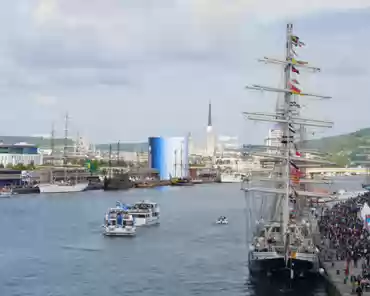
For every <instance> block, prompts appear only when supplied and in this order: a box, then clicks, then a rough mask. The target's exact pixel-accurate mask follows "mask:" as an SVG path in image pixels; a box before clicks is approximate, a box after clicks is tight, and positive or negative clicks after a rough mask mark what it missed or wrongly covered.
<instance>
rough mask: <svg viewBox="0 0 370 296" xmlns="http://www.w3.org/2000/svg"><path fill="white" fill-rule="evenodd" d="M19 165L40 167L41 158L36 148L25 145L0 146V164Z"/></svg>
mask: <svg viewBox="0 0 370 296" xmlns="http://www.w3.org/2000/svg"><path fill="white" fill-rule="evenodd" d="M20 163H22V164H24V165H28V164H34V165H42V163H43V157H42V154H41V153H40V152H39V149H38V148H37V146H35V145H32V144H27V143H18V144H14V145H6V144H0V164H2V165H3V166H7V165H9V164H11V165H17V164H20Z"/></svg>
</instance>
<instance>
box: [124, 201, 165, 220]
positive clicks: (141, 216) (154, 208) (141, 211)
mask: <svg viewBox="0 0 370 296" xmlns="http://www.w3.org/2000/svg"><path fill="white" fill-rule="evenodd" d="M128 212H129V213H130V214H131V215H132V216H133V217H134V219H135V225H136V226H149V225H156V224H159V223H160V220H159V219H160V209H159V205H158V204H157V203H155V202H151V201H148V200H143V201H141V202H138V203H135V204H134V205H133V206H132V207H131V208H130V209H129V210H128Z"/></svg>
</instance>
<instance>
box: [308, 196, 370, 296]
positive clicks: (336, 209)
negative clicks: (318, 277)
mask: <svg viewBox="0 0 370 296" xmlns="http://www.w3.org/2000/svg"><path fill="white" fill-rule="evenodd" d="M369 202H370V194H369V193H368V192H367V193H364V194H361V195H358V196H354V197H353V198H350V199H347V200H346V201H342V202H340V203H336V204H334V205H333V206H332V207H329V208H327V207H322V208H321V215H320V218H319V223H318V226H319V233H317V236H316V237H315V239H314V241H315V244H316V245H317V247H318V248H319V250H320V255H319V258H320V264H321V267H322V268H323V269H324V271H325V272H324V277H325V278H326V279H327V281H328V283H329V285H328V292H329V295H333V296H349V295H359V296H361V295H370V252H369V251H368V250H370V231H369V227H368V226H369V224H368V223H367V221H368V218H367V217H368V216H369V214H370V208H369V207H368V205H367V204H368V203H369ZM365 217H366V219H365ZM365 220H366V223H365Z"/></svg>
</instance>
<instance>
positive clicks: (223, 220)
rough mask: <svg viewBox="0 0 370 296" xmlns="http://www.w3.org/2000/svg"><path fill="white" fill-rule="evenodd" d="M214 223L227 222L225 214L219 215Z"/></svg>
mask: <svg viewBox="0 0 370 296" xmlns="http://www.w3.org/2000/svg"><path fill="white" fill-rule="evenodd" d="M216 224H229V221H228V220H227V218H226V217H225V216H220V217H219V218H218V219H217V221H216Z"/></svg>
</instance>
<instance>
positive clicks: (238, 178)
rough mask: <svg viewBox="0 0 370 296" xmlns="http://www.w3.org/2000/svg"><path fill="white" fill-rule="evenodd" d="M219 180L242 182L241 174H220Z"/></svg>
mask: <svg viewBox="0 0 370 296" xmlns="http://www.w3.org/2000/svg"><path fill="white" fill-rule="evenodd" d="M220 182H221V183H241V182H243V178H242V177H241V176H233V175H227V174H221V176H220Z"/></svg>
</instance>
